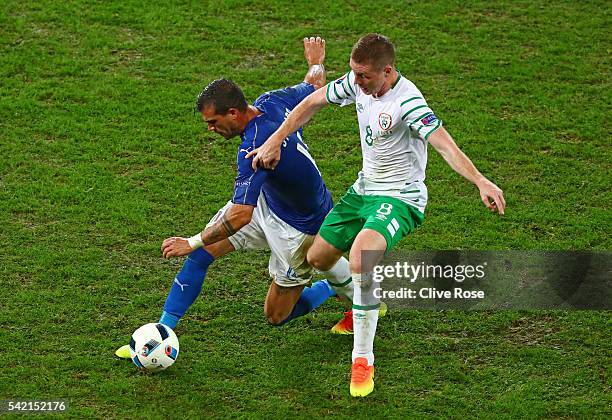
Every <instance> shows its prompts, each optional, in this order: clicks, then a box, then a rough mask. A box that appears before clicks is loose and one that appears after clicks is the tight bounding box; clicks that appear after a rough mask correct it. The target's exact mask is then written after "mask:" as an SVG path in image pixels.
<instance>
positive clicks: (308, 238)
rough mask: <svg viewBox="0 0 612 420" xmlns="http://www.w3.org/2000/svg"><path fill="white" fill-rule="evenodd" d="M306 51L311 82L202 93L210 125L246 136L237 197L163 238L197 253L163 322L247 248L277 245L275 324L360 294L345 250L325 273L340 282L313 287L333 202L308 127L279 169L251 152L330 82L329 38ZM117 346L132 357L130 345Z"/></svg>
mask: <svg viewBox="0 0 612 420" xmlns="http://www.w3.org/2000/svg"><path fill="white" fill-rule="evenodd" d="M304 55H305V57H306V60H307V62H308V65H309V68H308V72H307V73H306V76H305V79H304V82H303V83H300V84H298V85H295V86H291V87H287V88H285V89H279V90H275V91H270V92H266V93H264V94H263V95H261V96H260V97H259V98H257V100H256V101H255V102H254V103H253V104H252V105H249V104H248V103H247V102H246V99H245V97H244V94H243V93H242V91H241V90H240V88H239V87H238V86H237V85H236V84H235V83H233V82H231V81H229V80H226V79H218V80H215V81H213V82H211V83H210V84H209V85H208V86H207V87H206V88H205V89H204V90H203V91H202V93H201V94H200V95H199V96H198V98H197V102H196V109H197V110H198V112H200V113H201V115H202V119H203V121H204V122H205V123H206V124H207V126H208V129H209V130H210V131H212V132H215V133H217V134H219V135H221V136H223V137H224V138H225V139H231V138H234V137H237V136H240V139H241V143H240V145H239V147H238V151H237V166H238V175H237V176H236V179H235V182H234V194H233V197H232V199H231V200H230V201H229V202H228V203H227V204H226V205H225V206H224V207H223V208H222V209H221V210H219V212H218V213H217V214H216V215H215V216H214V217H213V218H212V220H211V221H210V222H209V223H208V225H207V226H206V228H205V229H204V231H202V232H200V233H198V234H196V235H194V236H193V237H191V238H182V237H172V238H168V239H166V240H164V241H163V244H162V247H161V250H162V254H163V256H164V258H170V257H178V256H183V255H189V256H188V258H187V260H186V261H185V264H184V265H183V268H182V269H181V271H180V272H179V273H178V275H177V276H176V277H175V279H174V283H173V284H172V288H171V290H170V293H169V295H168V298H167V300H166V303H165V305H164V310H163V313H162V316H161V318H160V321H159V322H161V323H163V324H165V325H168V326H169V327H171V328H174V327H176V325H177V323H178V322H179V320H180V318H181V317H182V316H183V315H184V314H185V312H186V311H187V309H188V308H189V307H190V306H191V304H192V303H193V302H194V301H195V299H196V298H197V296H198V294H199V293H200V290H201V288H202V284H203V281H204V278H205V276H206V272H207V270H208V267H209V266H210V265H211V264H212V263H213V261H214V260H215V259H217V258H219V257H221V256H223V255H225V254H227V253H229V252H232V251H234V250H240V249H262V248H269V249H270V251H271V256H270V260H269V264H268V270H269V272H270V276H271V277H272V279H273V280H272V282H271V285H270V288H269V290H268V294H267V296H266V300H265V303H264V313H265V315H266V317H267V319H268V321H269V322H270V323H271V324H273V325H282V324H284V323H286V322H287V321H289V320H291V319H293V318H296V317H298V316H301V315H304V314H306V313H309V312H310V311H312V310H313V309H315V308H316V307H318V306H319V305H321V304H322V303H323V302H324V301H325V300H326V299H327V298H329V297H330V296H334V295H335V294H338V295H340V296H344V297H346V298H347V299H348V300H349V301H352V283H351V282H350V281H348V282H347V280H350V277H351V273H350V270H349V265H348V261H347V260H346V259H345V258H341V259H340V260H339V261H338V263H337V264H335V265H334V266H333V267H332V268H331V269H330V270H329V271H325V272H324V273H323V274H324V275H326V276H327V278H328V279H329V280H330V281H331V282H332V284H334V285H335V286H334V287H333V288H332V287H331V286H330V284H329V283H328V281H327V280H323V281H318V282H315V283H314V284H313V285H312V286H311V287H305V285H306V284H307V283H309V282H310V280H311V279H312V276H313V274H314V273H313V269H312V267H311V266H310V265H309V264H308V262H307V260H306V254H307V251H308V248H309V247H310V245H311V244H312V241H313V240H314V235H316V234H317V232H318V230H319V227H320V226H321V224H322V223H323V220H324V219H325V216H326V215H327V213H329V211H330V210H331V209H332V207H333V203H332V198H331V194H330V193H329V191H328V190H327V188H326V186H325V183H324V182H323V179H322V178H321V174H320V173H319V170H318V168H317V166H316V164H315V161H314V159H313V158H312V156H311V155H310V153H309V152H308V146H307V145H306V143H305V142H304V141H303V138H302V130H301V129H299V130H298V131H296V132H295V133H293V134H291V135H290V136H288V137H287V138H286V139H285V141H284V143H283V146H282V156H283V159H282V161H281V163H280V164H279V165H278V166H277V167H276V168H275V169H274V170H267V169H259V170H257V171H255V170H253V168H252V165H251V160H250V159H248V160H247V159H246V155H247V153H248V152H249V151H251V150H253V149H254V148H257V147H259V146H261V145H262V144H263V142H264V141H265V140H266V139H267V138H268V137H269V136H270V135H271V134H272V133H274V132H275V131H276V130H277V129H278V127H279V126H280V125H281V124H282V123H283V121H284V120H285V117H286V116H287V115H288V114H289V112H291V110H292V109H293V108H295V106H296V105H297V104H299V103H300V102H301V101H302V100H303V99H304V98H306V97H307V96H308V95H310V94H311V93H312V92H314V91H315V90H316V89H318V88H320V87H321V86H324V85H325V81H326V79H325V69H324V67H323V60H324V58H325V41H324V40H322V39H321V38H314V37H311V38H305V39H304ZM343 284H344V285H343ZM334 289H335V291H334ZM116 354H117V355H118V356H119V357H125V356H127V357H129V348H128V346H123V347H122V348H120V349H119V350H117V353H116Z"/></svg>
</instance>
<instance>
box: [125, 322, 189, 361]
mask: <svg viewBox="0 0 612 420" xmlns="http://www.w3.org/2000/svg"><path fill="white" fill-rule="evenodd" d="M178 353H179V341H178V338H177V337H176V334H175V333H174V331H172V329H171V328H170V327H168V326H166V325H164V324H159V323H150V324H145V325H143V326H142V327H140V328H138V329H137V330H136V331H134V334H132V339H131V340H130V355H131V358H132V362H134V364H135V365H136V366H137V367H138V368H139V369H142V370H147V371H151V372H156V371H160V370H164V369H167V368H168V367H170V366H172V364H173V363H174V362H175V361H176V358H177V357H178Z"/></svg>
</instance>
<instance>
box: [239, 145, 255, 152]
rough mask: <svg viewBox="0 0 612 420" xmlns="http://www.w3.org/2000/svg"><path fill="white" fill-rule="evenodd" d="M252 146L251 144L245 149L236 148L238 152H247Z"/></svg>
mask: <svg viewBox="0 0 612 420" xmlns="http://www.w3.org/2000/svg"><path fill="white" fill-rule="evenodd" d="M252 148H253V147H252V146H249V147H247V148H246V149H238V153H242V152H244V153H249V152H250V151H251V149H252Z"/></svg>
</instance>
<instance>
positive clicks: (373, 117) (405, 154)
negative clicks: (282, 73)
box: [326, 71, 442, 213]
mask: <svg viewBox="0 0 612 420" xmlns="http://www.w3.org/2000/svg"><path fill="white" fill-rule="evenodd" d="M326 89H327V101H328V102H329V103H332V104H336V105H340V106H345V105H348V104H352V103H354V104H355V107H356V110H357V119H358V120H359V132H360V137H361V150H362V155H363V168H362V170H361V171H360V172H359V175H358V178H357V180H356V181H355V183H354V184H353V188H354V190H355V192H357V193H358V194H363V195H387V196H392V197H395V198H398V199H400V200H402V201H404V202H405V203H408V204H410V205H412V206H414V207H416V208H417V209H418V210H419V211H420V212H421V213H424V211H425V205H426V204H427V187H426V186H425V183H424V181H425V167H426V166H427V139H428V137H429V136H430V135H431V133H433V132H434V131H435V130H437V129H438V128H439V127H440V126H441V125H442V121H440V120H439V119H438V118H437V117H436V116H435V114H434V113H433V111H432V110H431V109H430V108H429V106H428V105H427V102H426V101H425V99H424V98H423V95H422V94H421V92H420V91H419V90H418V89H417V87H416V86H415V85H414V83H412V82H411V81H409V80H408V79H406V78H404V77H403V76H401V75H400V74H399V73H398V78H397V80H396V82H395V83H394V85H393V86H392V87H391V89H390V90H389V91H388V92H386V93H385V94H384V95H383V96H382V97H380V98H376V97H373V96H372V95H366V94H365V93H363V92H362V91H361V89H360V88H359V86H358V85H357V84H356V83H355V75H354V73H353V72H352V71H350V72H349V73H347V74H345V75H344V76H342V77H341V78H339V79H337V80H335V81H333V82H330V83H329V84H328V85H327V88H326Z"/></svg>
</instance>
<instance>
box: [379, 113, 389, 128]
mask: <svg viewBox="0 0 612 420" xmlns="http://www.w3.org/2000/svg"><path fill="white" fill-rule="evenodd" d="M391 123H392V119H391V115H389V114H387V113H385V112H382V113H381V114H380V115H378V125H380V128H382V129H383V130H388V129H389V128H391Z"/></svg>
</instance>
